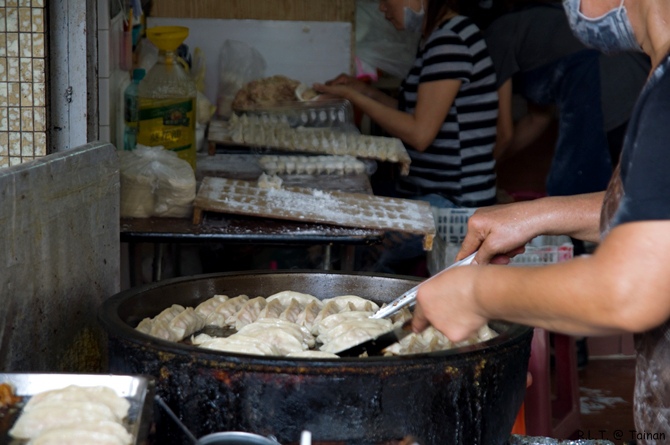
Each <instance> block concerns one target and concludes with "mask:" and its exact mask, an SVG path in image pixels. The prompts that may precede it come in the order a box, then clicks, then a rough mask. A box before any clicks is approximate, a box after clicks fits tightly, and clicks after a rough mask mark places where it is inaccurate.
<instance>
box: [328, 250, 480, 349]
mask: <svg viewBox="0 0 670 445" xmlns="http://www.w3.org/2000/svg"><path fill="white" fill-rule="evenodd" d="M476 254H477V252H475V253H473V254H472V255H470V256H468V257H466V258H463V259H462V260H461V261H457V262H455V263H454V264H452V265H451V266H449V267H447V268H446V269H444V270H449V269H451V268H452V267H458V266H466V265H468V264H470V263H472V260H474V258H475V255H476ZM440 273H441V272H440ZM438 275H439V274H438ZM435 276H437V275H435ZM435 276H433V277H431V278H429V279H428V280H424V281H423V282H422V283H425V282H426V281H429V280H432V279H433V278H434V277H435ZM419 286H420V284H419V285H417V286H415V287H413V288H411V289H410V290H408V291H407V292H405V293H404V294H402V295H401V296H399V297H398V298H396V299H395V300H393V301H392V302H390V303H389V304H388V305H387V306H384V307H383V308H381V309H379V310H378V311H377V312H375V313H374V314H373V315H371V316H370V318H386V317H388V316H390V315H393V314H395V313H396V312H398V311H399V310H400V309H402V308H403V307H405V306H411V305H413V304H414V303H416V293H417V290H418V289H419ZM411 332H412V330H411V320H409V321H406V322H405V323H403V325H402V326H397V327H395V328H393V329H392V330H390V331H388V332H385V333H383V334H381V335H378V336H376V337H374V338H372V339H369V340H365V341H363V342H362V343H358V344H356V345H353V346H349V347H347V348H346V349H344V350H341V351H339V352H336V354H337V355H339V356H340V357H359V356H361V354H367V355H368V356H374V355H377V354H379V353H381V352H382V351H383V350H384V349H385V348H387V347H388V346H391V345H392V344H393V343H396V342H398V341H400V340H402V339H403V338H405V337H406V336H407V335H409V334H410V333H411Z"/></svg>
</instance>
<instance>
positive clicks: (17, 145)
mask: <svg viewBox="0 0 670 445" xmlns="http://www.w3.org/2000/svg"><path fill="white" fill-rule="evenodd" d="M9 156H21V133H18V132H10V133H9Z"/></svg>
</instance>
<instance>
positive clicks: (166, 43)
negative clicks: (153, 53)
mask: <svg viewBox="0 0 670 445" xmlns="http://www.w3.org/2000/svg"><path fill="white" fill-rule="evenodd" d="M188 31H189V30H188V28H187V27H186V26H154V27H152V28H148V29H147V37H148V38H149V40H150V41H151V43H153V44H154V45H156V47H157V48H158V49H160V50H162V51H175V50H176V49H177V48H179V45H181V44H182V42H183V41H184V40H186V37H188Z"/></svg>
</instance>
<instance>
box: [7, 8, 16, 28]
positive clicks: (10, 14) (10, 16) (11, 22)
mask: <svg viewBox="0 0 670 445" xmlns="http://www.w3.org/2000/svg"><path fill="white" fill-rule="evenodd" d="M6 14H7V15H6V17H7V25H6V26H7V31H10V32H18V30H19V10H18V8H7V12H6Z"/></svg>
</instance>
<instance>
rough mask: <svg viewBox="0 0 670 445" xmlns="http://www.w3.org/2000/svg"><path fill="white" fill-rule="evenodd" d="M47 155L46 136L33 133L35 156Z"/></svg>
mask: <svg viewBox="0 0 670 445" xmlns="http://www.w3.org/2000/svg"><path fill="white" fill-rule="evenodd" d="M46 155H47V134H46V133H45V132H42V133H35V156H46Z"/></svg>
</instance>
